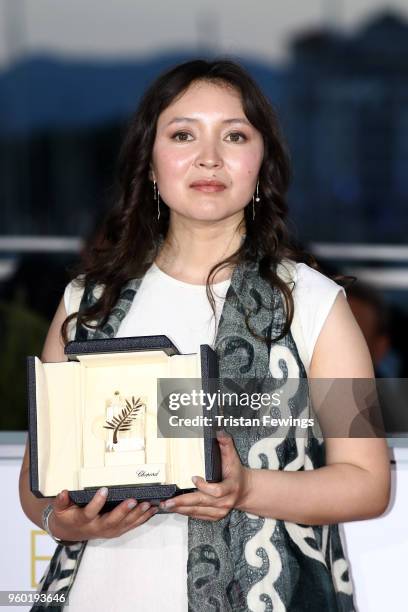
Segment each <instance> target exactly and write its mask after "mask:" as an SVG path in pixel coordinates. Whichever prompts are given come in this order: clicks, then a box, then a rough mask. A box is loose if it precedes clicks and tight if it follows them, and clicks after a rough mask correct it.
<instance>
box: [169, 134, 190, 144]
mask: <svg viewBox="0 0 408 612" xmlns="http://www.w3.org/2000/svg"><path fill="white" fill-rule="evenodd" d="M189 136H191V134H189V133H188V132H176V133H175V134H173V136H172V139H173V140H175V141H176V142H187V141H188V137H189Z"/></svg>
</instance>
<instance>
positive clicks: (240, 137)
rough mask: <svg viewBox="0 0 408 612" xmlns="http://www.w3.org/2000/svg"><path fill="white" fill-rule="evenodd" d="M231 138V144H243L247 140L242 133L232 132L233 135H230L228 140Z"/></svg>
mask: <svg viewBox="0 0 408 612" xmlns="http://www.w3.org/2000/svg"><path fill="white" fill-rule="evenodd" d="M229 137H231V142H243V141H245V140H246V139H247V137H246V136H245V134H243V133H242V132H231V134H228V136H227V138H229Z"/></svg>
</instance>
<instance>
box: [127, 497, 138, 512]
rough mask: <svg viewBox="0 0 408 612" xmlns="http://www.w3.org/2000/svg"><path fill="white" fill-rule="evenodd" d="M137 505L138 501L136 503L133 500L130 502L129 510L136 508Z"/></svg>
mask: <svg viewBox="0 0 408 612" xmlns="http://www.w3.org/2000/svg"><path fill="white" fill-rule="evenodd" d="M136 505H137V501H135V500H134V499H131V500H130V501H128V508H129V509H130V510H131V509H132V508H135V507H136Z"/></svg>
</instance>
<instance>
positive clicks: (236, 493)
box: [160, 432, 251, 521]
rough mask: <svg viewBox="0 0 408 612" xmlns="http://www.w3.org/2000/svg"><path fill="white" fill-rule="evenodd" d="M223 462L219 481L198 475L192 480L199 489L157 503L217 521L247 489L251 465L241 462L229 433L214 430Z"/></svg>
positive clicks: (239, 501)
mask: <svg viewBox="0 0 408 612" xmlns="http://www.w3.org/2000/svg"><path fill="white" fill-rule="evenodd" d="M217 440H218V442H219V445H220V451H221V463H222V481H221V482H207V481H206V480H204V478H201V477H200V476H193V478H192V481H193V483H194V484H195V486H196V487H197V489H198V491H197V492H194V493H185V494H184V495H178V496H177V497H173V498H172V499H169V500H167V501H165V502H161V503H160V508H161V509H163V510H169V511H170V512H177V513H178V514H184V515H186V516H191V517H193V518H198V519H202V520H205V521H218V520H219V519H222V518H224V516H226V515H227V514H228V512H229V511H230V510H232V508H239V507H240V506H241V504H242V503H243V501H244V500H245V498H246V496H247V495H248V491H249V489H250V475H251V469H250V468H247V467H245V466H244V465H242V463H241V460H240V458H239V455H238V453H237V451H236V449H235V445H234V441H233V439H232V437H231V436H229V435H228V434H226V433H224V432H218V433H217Z"/></svg>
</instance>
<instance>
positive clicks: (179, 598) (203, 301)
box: [64, 260, 346, 612]
mask: <svg viewBox="0 0 408 612" xmlns="http://www.w3.org/2000/svg"><path fill="white" fill-rule="evenodd" d="M279 273H280V274H281V276H282V277H283V278H285V279H288V280H290V279H291V278H292V279H293V280H295V283H296V284H295V288H294V290H293V299H294V304H295V310H294V320H293V323H292V326H291V331H292V335H293V338H294V341H295V343H296V345H297V348H298V351H299V355H300V358H301V360H302V362H303V364H304V366H305V369H306V371H307V373H308V372H309V367H310V362H311V358H312V355H313V349H314V346H315V344H316V340H317V338H318V336H319V333H320V331H321V329H322V327H323V323H324V321H325V320H326V317H327V315H328V313H329V311H330V309H331V307H332V305H333V302H334V300H335V298H336V296H337V294H338V292H339V291H342V292H343V293H344V295H346V294H345V291H344V289H343V288H342V287H340V285H338V284H337V283H335V282H334V281H332V280H330V279H329V278H327V277H326V276H324V275H323V274H321V273H320V272H317V271H316V270H313V269H312V268H310V267H309V266H307V265H306V264H303V263H296V264H294V262H291V261H289V260H286V263H285V265H284V266H282V265H281V266H280V267H279ZM229 284H230V280H226V281H223V282H221V283H216V284H215V285H213V290H214V294H215V298H216V313H217V317H216V321H214V317H213V313H212V310H211V306H210V304H209V302H208V299H207V295H206V289H205V286H203V285H191V284H189V283H185V282H182V281H179V280H176V279H174V278H173V277H171V276H169V275H167V274H165V273H164V272H162V271H161V270H160V269H159V268H158V267H157V266H156V265H155V264H153V266H152V267H151V268H150V269H149V270H148V271H147V272H146V274H145V276H144V278H143V281H142V283H141V285H140V287H139V290H138V292H137V294H136V296H135V299H134V300H133V303H132V305H131V308H130V310H129V312H128V314H127V315H126V317H125V319H124V320H123V321H122V324H121V326H120V328H119V331H118V334H117V337H126V336H142V335H143V336H145V335H156V334H164V335H166V336H168V337H169V338H170V340H172V341H173V342H174V344H175V345H176V346H177V348H178V349H179V350H180V352H182V353H195V352H199V347H200V344H209V345H210V346H213V342H214V339H215V334H216V328H217V324H218V320H219V317H220V314H221V311H222V306H223V303H224V300H225V296H226V293H227V290H228V287H229ZM81 294H82V291H81V290H79V289H78V288H76V287H75V285H73V284H72V283H70V284H69V285H67V287H66V290H65V294H64V301H65V308H66V311H67V313H68V314H70V313H72V312H76V311H77V310H78V305H79V301H80V298H81ZM187 520H188V519H187V517H185V516H181V515H178V514H171V513H169V514H159V515H155V516H153V517H152V518H151V519H150V520H149V521H147V523H145V524H143V525H141V526H140V527H137V528H135V529H133V530H132V531H129V532H128V533H125V534H124V535H122V536H120V537H118V538H113V539H98V540H90V541H89V542H88V544H87V546H86V548H85V552H84V555H83V558H82V561H81V564H80V566H79V569H78V573H77V575H76V577H75V582H74V584H73V586H72V589H71V592H70V595H69V611H70V612H88V611H89V612H91V611H92V612H93V610H95V609H96V610H98V612H105V611H106V612H115V611H116V610H117V611H118V612H119V611H120V612H135V611H137V612H156V611H157V612H159V611H160V612H161V611H162V610H166V612H173V611H174V612H187V609H188V605H187V584H186V582H187V581H186V575H187V569H186V565H187Z"/></svg>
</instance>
